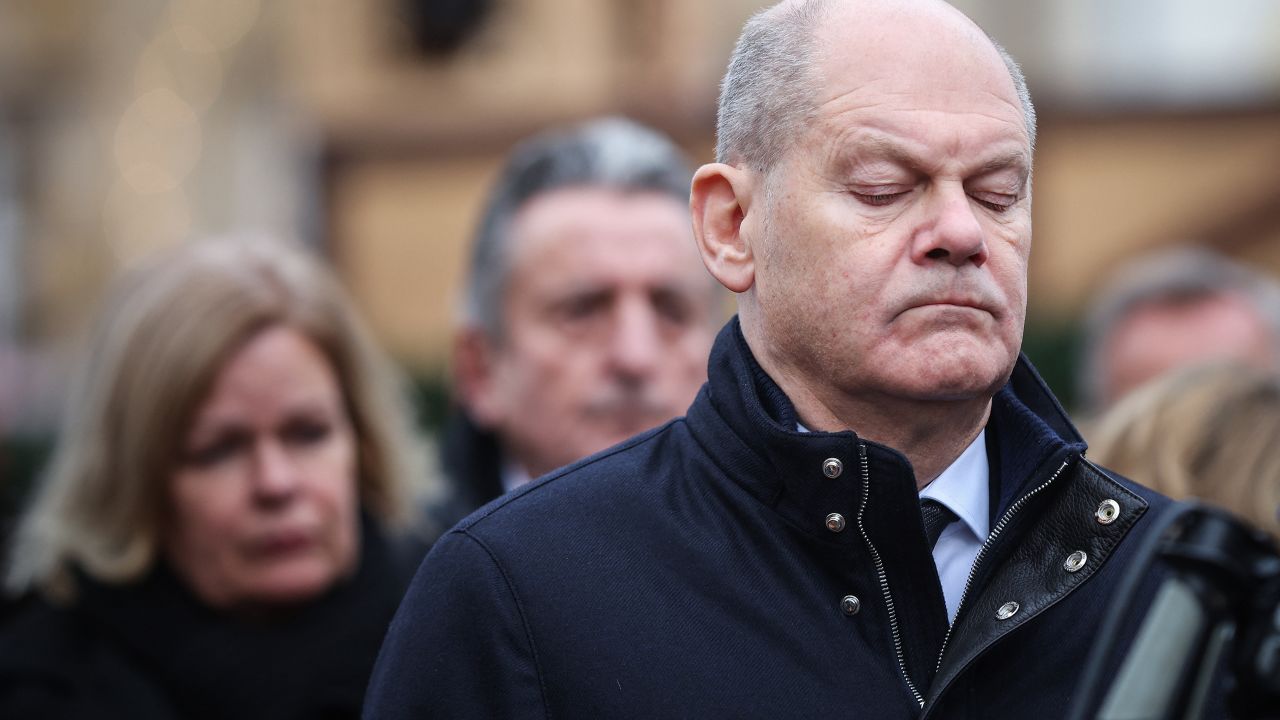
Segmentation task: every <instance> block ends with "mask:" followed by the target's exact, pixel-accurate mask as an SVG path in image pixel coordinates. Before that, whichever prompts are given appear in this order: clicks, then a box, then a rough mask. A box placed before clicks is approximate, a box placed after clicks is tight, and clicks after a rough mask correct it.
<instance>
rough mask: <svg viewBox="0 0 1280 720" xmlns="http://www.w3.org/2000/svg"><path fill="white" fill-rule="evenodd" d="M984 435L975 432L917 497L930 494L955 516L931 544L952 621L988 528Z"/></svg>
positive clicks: (987, 468)
mask: <svg viewBox="0 0 1280 720" xmlns="http://www.w3.org/2000/svg"><path fill="white" fill-rule="evenodd" d="M986 437H987V431H986V430H983V431H982V432H980V433H978V437H977V438H976V439H975V440H974V441H973V442H972V443H970V444H969V447H968V448H965V451H964V452H962V453H960V457H958V458H956V460H955V462H953V463H951V465H949V466H948V467H947V469H946V470H943V471H942V474H941V475H939V476H938V477H937V478H935V479H934V481H933V482H931V483H929V484H928V485H926V486H925V488H924V490H921V491H920V497H921V499H923V498H933V499H934V500H937V501H938V502H940V503H942V504H943V505H946V506H947V508H948V509H949V510H951V512H953V513H955V514H956V517H957V518H959V519H958V520H956V521H955V522H953V523H951V524H950V525H948V526H947V527H946V528H944V529H943V531H942V534H941V535H939V536H938V544H937V545H934V546H933V563H934V565H937V566H938V578H939V579H941V580H942V596H943V597H944V598H945V599H946V601H947V618H948V619H949V620H950V621H953V622H954V621H955V619H956V611H957V610H958V609H959V606H960V596H961V595H962V594H964V586H965V583H967V582H968V581H969V570H970V569H971V568H972V567H973V561H974V559H975V558H977V556H978V551H979V550H981V549H982V543H984V542H986V540H987V535H988V534H989V533H990V532H991V509H990V508H991V505H990V495H989V491H988V487H989V485H990V482H991V479H990V471H991V469H990V466H989V465H988V464H987V442H986Z"/></svg>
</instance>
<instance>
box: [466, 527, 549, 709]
mask: <svg viewBox="0 0 1280 720" xmlns="http://www.w3.org/2000/svg"><path fill="white" fill-rule="evenodd" d="M457 532H458V533H459V534H461V535H465V536H466V537H468V538H470V539H471V541H472V542H474V543H475V544H476V545H478V546H479V547H480V549H481V550H484V552H485V554H486V555H488V556H489V560H491V561H492V562H493V565H494V567H496V568H498V572H499V573H501V575H502V581H503V583H505V584H506V586H507V592H509V593H511V599H512V600H514V601H515V604H516V612H517V613H519V614H520V624H521V626H523V627H524V634H525V640H526V641H527V642H528V643H529V654H530V655H531V656H533V667H534V670H535V671H536V672H537V673H538V690H539V691H540V692H541V693H542V710H543V717H546V718H547V719H548V720H550V718H551V705H550V703H549V702H548V700H547V683H546V678H545V677H544V674H543V672H542V663H541V662H540V661H539V659H538V646H537V644H536V643H535V642H534V640H533V628H532V627H530V625H529V618H528V616H527V615H526V614H525V611H524V603H522V602H521V601H520V594H519V593H517V592H516V587H515V582H514V581H512V579H511V576H510V575H509V574H508V573H507V569H506V568H505V567H503V565H502V562H501V561H500V560H498V556H497V555H496V554H495V553H494V552H493V550H492V549H490V547H489V545H488V543H486V542H485V541H484V540H482V539H480V538H479V537H477V536H475V535H473V534H472V533H471V532H470V530H469V529H462V530H458V531H457Z"/></svg>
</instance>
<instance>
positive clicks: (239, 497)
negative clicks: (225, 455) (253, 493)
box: [169, 469, 248, 539]
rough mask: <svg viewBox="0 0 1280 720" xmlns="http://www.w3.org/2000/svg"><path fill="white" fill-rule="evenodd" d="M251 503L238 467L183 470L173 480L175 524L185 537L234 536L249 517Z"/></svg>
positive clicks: (171, 502) (175, 528)
mask: <svg viewBox="0 0 1280 720" xmlns="http://www.w3.org/2000/svg"><path fill="white" fill-rule="evenodd" d="M247 502H248V496H247V493H246V491H245V487H244V482H243V478H241V477H239V473H237V472H236V471H235V470H234V469H227V470H223V471H220V472H217V471H215V472H191V471H188V472H181V473H178V474H177V475H176V476H175V477H174V479H173V480H172V490H171V492H170V506H169V514H170V516H171V518H172V522H171V526H172V527H173V529H174V531H176V532H177V533H180V534H182V535H185V536H195V535H210V536H212V537H213V538H214V539H216V538H220V537H226V536H230V535H232V534H233V532H234V530H235V528H236V526H237V525H238V524H239V520H240V519H241V518H243V517H244V516H245V511H246V510H247V509H248V507H247Z"/></svg>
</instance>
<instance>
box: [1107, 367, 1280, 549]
mask: <svg viewBox="0 0 1280 720" xmlns="http://www.w3.org/2000/svg"><path fill="white" fill-rule="evenodd" d="M1091 434H1092V435H1093V437H1092V438H1091V441H1090V453H1089V454H1090V456H1091V457H1092V458H1093V459H1094V460H1095V461H1097V462H1098V463H1100V464H1102V465H1106V466H1107V467H1110V468H1112V469H1114V470H1116V471H1117V472H1120V473H1122V474H1124V475H1127V476H1128V477H1130V478H1133V479H1134V480H1136V481H1138V482H1140V483H1142V484H1144V485H1147V486H1148V487H1151V488H1153V489H1155V490H1158V491H1160V492H1162V493H1164V494H1166V495H1169V496H1170V497H1173V498H1177V499H1182V498H1187V497H1196V498H1199V499H1201V500H1204V501H1206V502H1210V503H1213V504H1215V505H1219V506H1221V507H1224V508H1226V509H1228V510H1230V511H1232V512H1234V513H1236V514H1237V515H1239V516H1241V517H1243V518H1245V519H1246V520H1249V521H1250V522H1251V523H1253V524H1254V525H1257V526H1258V527H1260V528H1262V529H1264V530H1266V531H1268V532H1270V533H1271V534H1272V535H1274V536H1277V537H1280V519H1278V518H1277V512H1278V511H1280V375H1278V374H1276V373H1272V372H1265V371H1261V370H1255V369H1253V368H1248V367H1243V366H1241V365H1237V364H1210V365H1200V366H1196V367H1192V368H1189V369H1186V370H1183V371H1180V372H1175V373H1172V374H1170V375H1167V376H1164V377H1161V378H1159V379H1157V380H1155V381H1153V382H1151V383H1150V384H1147V385H1144V386H1143V387H1141V388H1139V389H1138V390H1135V391H1134V392H1133V393H1132V394H1130V395H1129V396H1127V397H1126V398H1124V399H1123V400H1122V401H1120V402H1119V403H1117V405H1116V406H1115V407H1114V408H1112V409H1111V411H1110V412H1108V413H1107V414H1106V415H1105V416H1104V417H1103V418H1101V419H1100V420H1099V421H1098V423H1097V425H1096V427H1095V432H1093V433H1091Z"/></svg>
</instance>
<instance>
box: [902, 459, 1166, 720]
mask: <svg viewBox="0 0 1280 720" xmlns="http://www.w3.org/2000/svg"><path fill="white" fill-rule="evenodd" d="M1067 472H1068V473H1069V474H1068V476H1067V477H1066V478H1065V479H1066V480H1067V483H1065V486H1064V487H1060V488H1058V491H1057V492H1056V493H1054V494H1053V495H1052V496H1051V499H1049V500H1047V504H1046V505H1043V506H1041V507H1040V508H1039V509H1038V510H1037V509H1036V508H1023V509H1022V510H1021V511H1020V515H1023V516H1024V518H1023V519H1025V516H1032V517H1034V518H1035V520H1036V521H1035V524H1034V526H1033V527H1031V528H1029V529H1028V530H1027V531H1026V532H1023V533H1021V534H1019V533H1016V532H1015V533H1013V534H1012V535H1011V536H1009V535H1006V536H1005V537H1003V538H1002V539H1001V540H999V541H998V542H999V544H1000V546H1003V548H1001V549H993V554H999V555H1000V556H1002V557H1003V560H1002V561H1001V563H1000V565H999V567H998V568H997V569H996V570H995V572H994V574H993V575H991V576H990V577H989V579H988V580H987V582H985V583H984V585H983V587H982V588H981V590H980V591H979V592H978V593H977V595H975V596H974V597H972V598H970V602H968V604H967V605H966V607H965V608H963V609H962V610H961V613H962V614H961V616H960V617H959V618H957V619H956V620H957V627H956V628H954V630H953V632H952V637H951V640H950V642H949V643H948V646H947V649H946V651H945V653H944V655H943V658H942V664H941V666H940V667H939V668H938V673H937V675H936V676H935V677H934V680H933V683H932V684H931V686H930V688H929V693H928V696H927V701H926V704H925V713H924V714H923V715H922V716H921V717H922V718H924V717H928V716H929V710H930V709H931V708H932V707H933V706H934V705H935V704H936V701H937V699H938V697H940V696H941V695H942V694H943V693H944V692H946V690H947V688H948V687H949V686H951V684H952V683H953V682H954V681H955V680H956V678H957V677H959V676H960V674H961V673H963V672H964V671H965V669H966V668H968V667H969V666H970V665H971V664H972V663H973V662H974V661H975V660H976V659H977V658H978V657H979V656H981V655H982V654H983V653H985V652H986V651H987V650H989V649H990V648H991V647H992V646H993V645H995V644H996V643H997V642H999V641H1000V639H1001V638H1003V637H1005V636H1006V635H1008V634H1009V633H1011V632H1013V631H1015V630H1017V629H1018V628H1020V627H1022V626H1023V625H1025V624H1026V623H1028V622H1030V621H1031V620H1032V619H1034V618H1035V617H1036V616H1038V615H1039V614H1040V613H1042V612H1044V611H1045V610H1047V609H1048V608H1050V607H1052V606H1053V605H1054V604H1056V603H1057V602H1058V601H1060V600H1062V599H1063V598H1065V597H1066V596H1067V595H1069V594H1071V593H1072V592H1073V591H1075V590H1076V589H1077V588H1079V587H1080V586H1081V585H1083V584H1084V583H1085V582H1086V581H1087V580H1089V578H1091V577H1093V575H1094V574H1095V573H1097V571H1098V569H1099V568H1101V567H1102V565H1103V564H1104V563H1105V562H1106V561H1107V559H1108V558H1109V557H1110V556H1111V554H1112V552H1113V551H1114V550H1115V549H1116V547H1117V546H1118V545H1119V544H1120V542H1121V540H1123V539H1124V537H1125V535H1127V534H1128V532H1129V530H1131V529H1132V528H1133V526H1134V525H1135V524H1136V523H1137V522H1138V519H1139V518H1141V517H1142V515H1143V514H1144V513H1145V512H1146V511H1147V507H1148V505H1147V502H1146V501H1145V500H1143V499H1142V498H1141V497H1139V496H1138V495H1136V494H1134V493H1133V492H1131V491H1130V490H1128V489H1127V488H1125V487H1124V486H1123V485H1121V484H1120V483H1119V482H1117V481H1115V480H1114V479H1112V478H1111V477H1109V476H1108V475H1107V474H1106V473H1104V472H1102V471H1101V470H1100V469H1099V468H1098V467H1097V466H1095V465H1093V464H1092V463H1090V462H1089V461H1087V460H1085V459H1083V458H1081V459H1080V461H1079V462H1077V463H1075V465H1074V466H1073V467H1072V468H1070V469H1069V470H1068V471H1067ZM1106 499H1112V500H1115V501H1116V502H1117V503H1119V505H1120V514H1119V516H1118V517H1117V518H1116V519H1115V521H1114V522H1112V523H1111V524H1109V525H1103V524H1101V523H1099V522H1098V521H1097V519H1096V518H1095V517H1094V513H1095V511H1096V510H1097V508H1098V505H1099V504H1100V503H1101V502H1102V501H1103V500H1106ZM1010 542H1013V543H1016V545H1013V546H1012V547H1011V548H1010V546H1009V543H1010ZM1077 550H1083V551H1085V552H1086V553H1088V561H1087V562H1086V564H1085V566H1084V567H1083V568H1081V569H1080V570H1078V571H1076V572H1068V571H1067V570H1066V569H1065V567H1064V562H1065V561H1066V559H1067V556H1068V555H1070V554H1071V553H1073V552H1075V551H1077ZM1010 601H1012V602H1016V603H1018V605H1019V609H1018V611H1017V613H1016V614H1015V615H1013V616H1012V617H1010V618H1008V619H1006V620H999V619H997V618H996V611H997V610H998V609H999V608H1000V606H1002V605H1004V604H1005V603H1007V602H1010Z"/></svg>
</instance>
